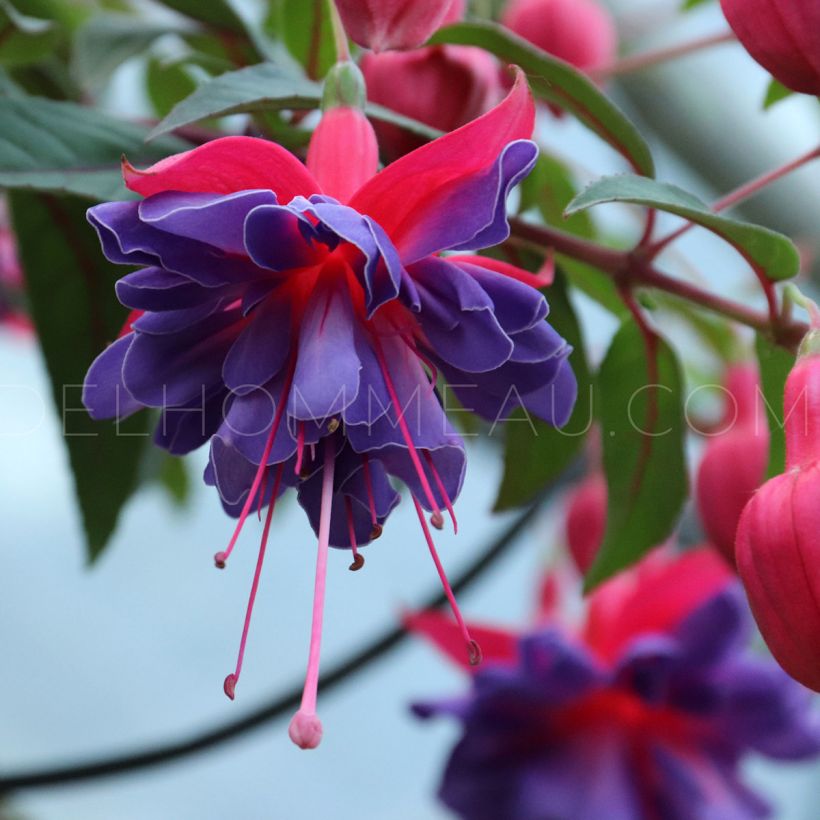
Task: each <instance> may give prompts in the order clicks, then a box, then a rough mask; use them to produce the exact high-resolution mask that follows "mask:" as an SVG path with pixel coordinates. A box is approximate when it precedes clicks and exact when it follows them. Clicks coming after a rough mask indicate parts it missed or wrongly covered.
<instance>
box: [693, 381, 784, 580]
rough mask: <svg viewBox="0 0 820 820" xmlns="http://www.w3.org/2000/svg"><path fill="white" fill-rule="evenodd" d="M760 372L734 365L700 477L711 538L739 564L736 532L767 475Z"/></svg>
mask: <svg viewBox="0 0 820 820" xmlns="http://www.w3.org/2000/svg"><path fill="white" fill-rule="evenodd" d="M758 385H759V381H758V377H757V371H756V370H755V368H753V367H749V366H743V365H741V366H736V367H731V368H730V369H729V371H728V373H727V375H726V382H725V391H726V394H727V401H726V410H725V412H724V414H723V419H722V420H721V423H720V427H719V430H720V432H719V433H717V434H716V435H713V436H712V437H711V438H710V440H709V443H708V444H707V446H706V451H705V453H704V456H703V460H702V461H701V463H700V468H699V470H698V476H697V487H696V495H697V504H698V510H699V512H700V516H701V520H702V521H703V527H704V529H705V530H706V534H707V536H708V537H709V540H710V542H711V543H712V544H713V545H714V546H715V547H717V549H718V550H720V552H721V553H722V554H723V556H724V557H725V558H726V560H727V561H728V562H729V563H730V564H732V565H734V563H735V557H734V556H735V534H736V532H737V524H738V521H739V520H740V516H741V513H742V512H743V508H744V507H745V506H746V503H747V502H748V501H749V499H750V498H751V497H752V494H753V493H754V491H755V490H756V489H757V488H758V487H759V486H760V485H761V483H762V482H763V479H764V478H765V477H766V465H767V463H768V458H769V428H768V426H767V424H766V418H765V415H764V413H763V412H762V406H761V404H762V403H761V401H760V393H759V388H758Z"/></svg>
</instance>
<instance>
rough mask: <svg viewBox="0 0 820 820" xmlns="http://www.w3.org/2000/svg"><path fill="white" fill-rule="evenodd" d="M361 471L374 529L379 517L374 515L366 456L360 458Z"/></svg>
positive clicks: (374, 509) (371, 484)
mask: <svg viewBox="0 0 820 820" xmlns="http://www.w3.org/2000/svg"><path fill="white" fill-rule="evenodd" d="M362 471H363V473H364V486H365V489H366V490H367V506H368V507H369V508H370V523H371V524H373V527H374V528H375V527H377V526H378V525H379V517H378V515H376V499H375V498H374V496H373V482H372V481H371V479H370V459H369V458H368V457H367V454H365V455H363V456H362ZM379 535H381V533H379ZM371 538H372V536H371Z"/></svg>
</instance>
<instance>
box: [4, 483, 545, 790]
mask: <svg viewBox="0 0 820 820" xmlns="http://www.w3.org/2000/svg"><path fill="white" fill-rule="evenodd" d="M556 486H557V484H555V485H553V486H552V487H550V488H548V489H547V490H546V491H544V492H543V493H542V494H541V495H540V496H539V497H538V499H536V501H535V502H534V503H533V504H532V505H531V506H530V507H527V508H526V509H525V510H524V511H523V512H521V513H520V514H519V515H518V517H517V518H516V519H515V520H514V521H513V522H512V523H511V524H510V525H509V526H508V527H507V528H506V529H505V530H504V531H503V532H502V533H501V534H500V535H499V536H498V537H497V538H496V539H495V540H494V541H493V542H492V543H491V544H490V545H489V546H488V547H487V548H486V549H485V550H484V552H483V553H482V554H481V555H480V556H479V558H478V559H477V560H476V561H475V562H474V563H473V564H472V565H471V566H469V567H468V568H467V569H466V570H465V571H464V572H463V573H462V574H461V575H460V576H458V578H457V579H456V580H455V582H454V583H453V585H452V588H453V591H454V592H461V591H464V590H466V589H467V588H468V587H469V586H470V585H472V584H473V582H475V581H477V580H478V579H479V577H480V576H481V575H483V574H484V572H485V571H486V570H487V569H489V568H490V567H491V566H492V565H493V564H494V563H495V562H496V561H497V560H498V559H500V558H501V557H502V556H503V555H504V554H505V553H506V552H507V551H508V549H509V548H510V547H511V546H512V544H513V543H514V541H515V539H516V538H517V536H519V535H520V534H521V532H522V531H523V529H524V528H525V527H526V526H527V524H528V523H529V522H530V520H531V519H532V518H533V516H534V515H535V513H536V512H537V511H538V510H539V509H540V506H541V502H543V501H544V500H545V499H546V498H547V497H548V496H549V495H550V494H551V493H552V491H553V489H554V487H556ZM444 603H445V596H444V593H442V592H440V593H437V594H435V595H429V596H428V597H427V598H426V599H425V600H424V602H423V603H422V604H421V605H420V606H421V608H422V609H430V608H433V607H438V606H441V605H442V604H444ZM407 637H408V635H407V632H406V631H405V629H404V628H403V627H401V626H396V627H393V628H392V629H388V630H386V631H385V632H384V633H383V634H382V635H381V636H379V637H378V638H376V639H375V640H373V641H372V642H371V643H369V644H368V645H367V646H365V647H363V648H362V649H360V650H359V651H358V652H357V653H356V654H354V655H353V656H351V657H350V658H348V659H347V660H346V661H343V662H342V663H340V664H337V665H336V666H334V667H332V668H331V669H330V671H328V672H327V673H325V674H324V675H323V676H322V678H321V680H320V681H319V690H320V691H322V692H329V691H330V690H331V689H333V688H335V687H336V686H338V685H339V684H340V683H342V682H343V681H344V680H346V679H347V678H349V677H351V676H352V675H354V674H356V673H358V672H360V671H362V670H363V669H365V668H366V667H368V666H369V665H370V664H371V663H373V662H374V661H376V660H378V659H379V658H380V657H382V656H383V655H386V654H388V653H389V652H391V651H392V650H393V649H395V648H396V647H398V646H399V645H400V644H401V643H402V642H403V641H404V640H405V639H406V638H407ZM301 697H302V684H301V683H299V684H298V685H296V686H294V688H293V689H291V690H289V691H287V692H285V693H284V694H282V695H280V696H279V697H276V698H274V699H273V700H271V701H270V702H268V703H267V704H264V705H262V706H260V707H258V708H257V709H255V710H253V711H251V712H248V713H247V714H246V715H245V716H244V717H240V718H237V719H236V720H232V721H229V722H227V723H223V724H222V725H221V726H217V727H216V728H212V729H206V730H204V731H200V732H195V733H194V734H192V735H190V736H189V737H187V738H185V739H183V740H179V741H172V742H170V743H166V744H163V745H157V746H154V747H152V748H149V749H144V750H142V751H137V752H129V753H126V754H121V755H110V756H104V757H101V758H99V759H97V760H90V761H86V762H82V763H69V764H66V765H63V766H55V767H53V768H45V769H35V770H33V771H23V772H18V773H14V772H11V773H9V774H5V775H0V795H2V796H5V795H8V794H10V793H12V792H16V791H20V790H22V789H36V788H44V787H48V786H59V785H63V784H65V783H77V782H80V781H84V780H95V779H97V778H100V777H105V776H108V775H114V774H125V773H128V772H135V771H138V770H140V769H146V768H148V767H150V766H156V765H158V764H160V763H166V762H168V761H171V760H177V759H179V758H183V757H187V756H189V755H192V754H196V753H197V752H201V751H204V750H205V749H209V748H211V747H213V746H218V745H219V744H221V743H225V742H226V741H228V740H232V739H234V738H237V737H240V736H241V735H244V734H245V733H247V732H250V731H252V730H254V729H258V728H259V727H261V726H263V725H265V724H266V723H269V722H270V721H272V720H276V719H277V718H279V717H282V716H283V715H288V714H290V713H291V712H292V711H293V710H294V709H296V708H297V707H298V706H299V702H300V700H301Z"/></svg>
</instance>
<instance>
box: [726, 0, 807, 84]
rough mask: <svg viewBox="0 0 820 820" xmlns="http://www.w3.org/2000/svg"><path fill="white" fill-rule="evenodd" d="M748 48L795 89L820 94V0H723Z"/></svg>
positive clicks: (732, 24)
mask: <svg viewBox="0 0 820 820" xmlns="http://www.w3.org/2000/svg"><path fill="white" fill-rule="evenodd" d="M720 5H721V6H722V7H723V13H724V14H725V15H726V19H727V20H728V21H729V25H730V26H731V27H732V30H733V31H734V33H735V34H736V35H737V38H738V40H740V42H741V43H742V44H743V47H744V48H745V49H746V51H748V52H749V54H751V56H752V57H753V58H754V59H755V60H757V62H758V63H760V65H762V66H763V67H764V68H765V69H766V70H767V71H768V72H769V73H771V74H772V75H773V76H774V77H775V79H777V80H779V81H780V82H781V83H783V85H785V86H786V87H788V88H790V89H792V91H802V92H803V93H804V94H820V4H818V3H817V0H720Z"/></svg>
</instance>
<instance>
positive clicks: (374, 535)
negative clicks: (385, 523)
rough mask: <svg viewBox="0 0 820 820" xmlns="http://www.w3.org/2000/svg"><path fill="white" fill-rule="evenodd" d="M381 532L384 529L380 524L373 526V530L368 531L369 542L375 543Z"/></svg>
mask: <svg viewBox="0 0 820 820" xmlns="http://www.w3.org/2000/svg"><path fill="white" fill-rule="evenodd" d="M382 532H384V528H383V527H382V525H381V524H374V525H373V529H372V530H370V540H371V541H375V540H376V539H377V538H381V537H382Z"/></svg>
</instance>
